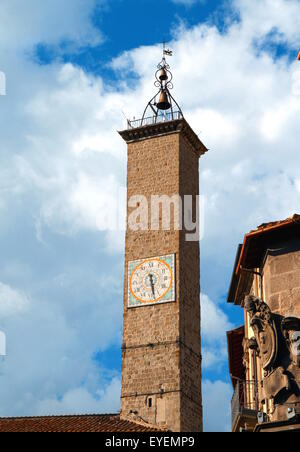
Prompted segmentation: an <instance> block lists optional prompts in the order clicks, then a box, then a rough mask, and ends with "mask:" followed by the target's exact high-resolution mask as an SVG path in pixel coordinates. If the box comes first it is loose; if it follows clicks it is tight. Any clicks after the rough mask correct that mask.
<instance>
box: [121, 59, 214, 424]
mask: <svg viewBox="0 0 300 452" xmlns="http://www.w3.org/2000/svg"><path fill="white" fill-rule="evenodd" d="M170 80H171V75H170V72H169V66H168V65H167V63H166V60H165V54H164V58H163V60H162V62H161V63H160V65H159V70H158V72H157V80H156V84H157V86H158V87H159V92H158V94H157V97H156V98H153V99H152V100H151V101H150V102H149V104H148V111H149V110H150V116H149V117H147V113H145V114H144V117H143V118H142V120H138V121H133V122H128V128H127V129H126V130H124V131H122V132H120V134H121V136H122V138H123V139H124V140H125V141H126V143H127V145H128V149H127V150H128V175H127V232H126V248H125V279H124V307H123V309H124V322H123V346H122V394H121V416H122V417H123V418H130V419H142V420H143V421H146V422H149V423H150V424H153V425H159V426H165V427H167V428H168V429H169V430H171V431H176V432H181V431H186V432H199V431H201V430H202V397H201V345H200V250H199V238H197V240H196V241H195V240H190V239H188V238H187V235H188V233H190V232H191V231H188V230H187V228H186V226H185V224H184V220H183V212H184V210H185V196H189V197H190V199H191V200H192V204H191V205H192V208H193V209H192V210H194V211H196V210H197V197H198V195H199V158H200V157H201V155H203V154H204V153H205V152H206V151H207V149H206V148H205V146H204V145H203V144H202V143H201V141H200V140H199V138H198V137H197V135H196V134H195V133H194V132H193V130H192V129H191V127H190V126H189V124H188V123H187V122H186V120H185V119H184V118H183V115H182V112H181V110H180V108H179V106H178V105H177V104H176V102H175V101H174V99H173V97H172V96H171V94H170V92H169V86H170V85H169V81H170ZM146 111H147V109H146ZM157 209H158V210H157ZM168 214H169V220H168V219H167V220H166V218H165V217H164V216H165V215H167V216H168ZM192 216H193V215H192Z"/></svg>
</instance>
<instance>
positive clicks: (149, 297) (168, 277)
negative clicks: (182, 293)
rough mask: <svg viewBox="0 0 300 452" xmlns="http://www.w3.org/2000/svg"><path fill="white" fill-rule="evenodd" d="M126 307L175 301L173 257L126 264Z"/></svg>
mask: <svg viewBox="0 0 300 452" xmlns="http://www.w3.org/2000/svg"><path fill="white" fill-rule="evenodd" d="M128 273H129V274H128V279H129V281H128V283H129V284H128V286H129V290H128V307H137V306H145V305H149V304H159V303H169V302H172V301H175V255H174V254H172V255H169V256H161V257H154V258H149V259H143V260H139V261H133V262H129V264H128Z"/></svg>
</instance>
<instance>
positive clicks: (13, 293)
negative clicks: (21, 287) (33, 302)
mask: <svg viewBox="0 0 300 452" xmlns="http://www.w3.org/2000/svg"><path fill="white" fill-rule="evenodd" d="M29 305H30V301H29V300H28V298H27V297H26V295H25V294H23V293H21V292H19V291H17V290H15V289H13V288H11V287H10V286H8V285H6V284H3V283H1V282H0V318H1V319H3V318H6V317H9V316H13V315H18V314H22V313H23V312H24V311H26V310H27V309H28V308H29Z"/></svg>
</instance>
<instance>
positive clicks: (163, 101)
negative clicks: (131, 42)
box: [156, 90, 171, 110]
mask: <svg viewBox="0 0 300 452" xmlns="http://www.w3.org/2000/svg"><path fill="white" fill-rule="evenodd" d="M156 106H157V108H158V109H159V110H169V108H171V104H170V102H169V99H168V96H167V93H166V91H165V90H161V92H160V96H159V101H158V103H157V104H156Z"/></svg>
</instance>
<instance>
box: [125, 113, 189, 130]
mask: <svg viewBox="0 0 300 452" xmlns="http://www.w3.org/2000/svg"><path fill="white" fill-rule="evenodd" d="M179 119H183V114H182V112H181V111H170V112H163V113H161V114H158V115H155V116H150V117H148V118H142V119H133V120H132V121H130V120H129V119H128V120H127V128H128V129H137V128H138V127H143V126H151V125H154V124H159V123H162V122H168V121H176V120H179Z"/></svg>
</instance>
